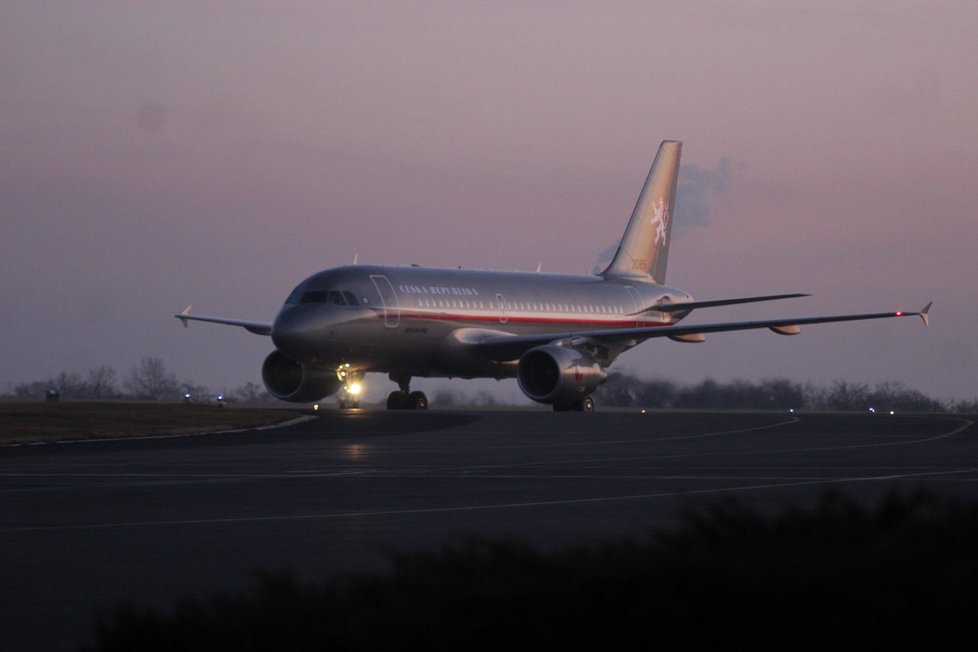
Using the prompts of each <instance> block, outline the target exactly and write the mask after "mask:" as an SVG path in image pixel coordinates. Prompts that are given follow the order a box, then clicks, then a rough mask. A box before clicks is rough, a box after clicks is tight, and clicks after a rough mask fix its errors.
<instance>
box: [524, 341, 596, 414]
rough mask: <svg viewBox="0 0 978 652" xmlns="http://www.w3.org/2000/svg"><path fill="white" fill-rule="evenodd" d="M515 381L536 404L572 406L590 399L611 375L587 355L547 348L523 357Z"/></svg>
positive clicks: (563, 348)
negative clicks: (578, 401) (571, 403)
mask: <svg viewBox="0 0 978 652" xmlns="http://www.w3.org/2000/svg"><path fill="white" fill-rule="evenodd" d="M516 378H517V380H519V383H520V389H522V390H523V393H524V394H526V395H527V396H528V397H530V398H531V399H533V400H534V401H538V402H540V403H570V402H572V401H577V400H580V399H583V398H585V397H587V396H588V395H589V394H590V393H591V392H593V391H594V390H595V388H596V387H597V386H598V385H600V384H601V383H603V382H604V381H606V380H607V379H608V374H607V373H605V371H604V369H602V368H601V365H599V364H598V363H597V361H595V360H594V358H592V357H591V356H589V355H587V354H586V353H581V352H580V351H577V350H575V349H570V348H566V347H563V346H556V345H553V344H548V345H546V346H538V347H537V348H535V349H530V350H529V351H527V352H526V353H524V354H523V357H522V358H520V362H519V366H518V367H517V369H516Z"/></svg>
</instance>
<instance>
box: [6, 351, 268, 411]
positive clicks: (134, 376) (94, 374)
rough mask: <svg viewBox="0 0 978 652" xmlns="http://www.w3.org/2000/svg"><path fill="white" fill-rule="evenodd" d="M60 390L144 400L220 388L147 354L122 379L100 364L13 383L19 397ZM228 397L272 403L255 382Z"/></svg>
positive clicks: (69, 394) (68, 395)
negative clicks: (183, 376)
mask: <svg viewBox="0 0 978 652" xmlns="http://www.w3.org/2000/svg"><path fill="white" fill-rule="evenodd" d="M50 391H54V392H57V393H58V395H59V397H60V398H61V399H63V400H91V399H134V400H141V401H176V400H179V399H181V398H182V397H184V396H185V395H186V394H190V395H191V397H193V398H194V399H195V400H214V399H215V397H216V396H217V395H218V394H219V392H215V391H212V390H211V389H210V388H208V387H206V386H204V385H198V384H196V383H194V382H190V381H180V380H178V379H177V377H176V376H175V375H174V374H173V373H171V372H170V371H168V370H167V368H166V365H165V364H164V363H163V360H161V359H160V358H155V357H145V358H142V359H140V361H139V362H138V363H136V364H134V365H133V366H132V367H131V368H130V369H129V373H128V374H126V376H125V378H123V379H122V381H121V383H120V381H119V380H118V375H117V374H116V371H115V369H114V368H112V367H108V366H99V367H95V368H93V369H90V370H89V371H88V373H87V374H86V375H84V376H82V375H81V374H76V373H67V372H61V373H59V374H58V375H56V376H51V377H50V378H46V379H44V380H35V381H33V382H29V383H21V384H19V385H14V387H13V394H14V396H16V397H18V398H42V397H44V396H46V395H47V394H48V392H50ZM226 398H227V399H233V400H237V401H241V402H243V403H272V402H275V398H274V397H272V395H271V394H269V393H268V392H267V391H265V388H264V387H262V386H261V385H259V384H257V383H253V382H247V383H244V384H243V385H239V386H238V387H235V388H234V389H232V390H230V391H229V392H227V395H226Z"/></svg>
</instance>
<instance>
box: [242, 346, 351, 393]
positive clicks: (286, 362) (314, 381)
mask: <svg viewBox="0 0 978 652" xmlns="http://www.w3.org/2000/svg"><path fill="white" fill-rule="evenodd" d="M261 379H262V381H264V383H265V388H266V389H267V390H268V392H269V393H270V394H271V395H272V396H274V397H275V398H277V399H279V400H281V401H291V402H293V403H308V402H310V401H318V400H319V399H321V398H324V397H326V396H329V395H330V394H335V393H336V392H337V391H339V389H340V387H342V386H343V382H342V381H341V380H340V379H339V378H337V377H336V370H335V369H332V368H330V367H315V366H312V365H307V364H302V363H301V362H296V361H295V360H293V359H292V358H290V357H288V356H287V355H285V354H284V353H282V352H281V351H272V352H271V353H269V354H268V357H267V358H265V362H264V363H263V364H262V366H261Z"/></svg>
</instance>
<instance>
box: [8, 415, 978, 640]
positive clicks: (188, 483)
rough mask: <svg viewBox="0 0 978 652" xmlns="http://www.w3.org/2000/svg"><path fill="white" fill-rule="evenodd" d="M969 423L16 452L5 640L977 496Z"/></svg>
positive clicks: (418, 428)
mask: <svg viewBox="0 0 978 652" xmlns="http://www.w3.org/2000/svg"><path fill="white" fill-rule="evenodd" d="M976 435H978V432H976V428H975V426H974V424H973V422H972V420H971V418H970V417H964V416H954V415H934V416H913V415H895V416H890V415H882V414H872V415H871V414H865V415H863V414H858V415H856V414H845V415H832V414H787V413H709V414H703V413H691V412H690V413H687V412H666V413H656V414H639V413H637V412H634V411H630V412H598V413H593V414H578V413H557V414H553V413H548V412H540V411H511V412H488V411H487V412H462V411H460V412H440V411H431V412H417V413H415V412H383V411H381V412H371V411H351V412H343V413H341V412H326V413H321V415H320V416H319V417H318V418H316V419H314V420H311V421H308V422H305V423H302V424H297V425H293V426H290V427H286V428H280V429H275V430H267V431H258V432H246V433H230V434H219V435H201V436H188V437H174V438H163V439H133V440H126V441H106V442H91V443H77V444H52V445H44V446H33V447H17V448H10V447H8V448H0V501H2V502H0V505H2V507H0V568H2V576H0V577H2V581H0V609H2V613H3V618H2V619H0V641H4V644H3V647H4V649H5V650H19V649H24V650H27V649H47V650H58V649H76V648H77V647H78V645H79V644H81V643H83V642H84V641H86V640H88V639H89V638H90V636H91V633H92V629H93V623H94V617H95V614H96V613H109V612H110V611H111V610H112V609H114V608H115V607H117V606H119V605H120V604H121V603H123V602H126V601H136V602H139V603H142V604H149V605H155V606H161V607H166V606H170V605H172V604H173V602H174V601H175V600H176V599H177V598H179V597H181V596H184V595H191V594H193V595H201V596H205V595H211V594H214V593H217V592H222V591H228V590H234V589H238V588H241V587H244V586H247V585H248V584H249V583H250V581H251V573H252V572H253V571H255V570H267V571H275V570H285V569H288V570H292V571H294V572H295V573H296V574H297V575H298V576H300V577H302V578H304V579H319V578H326V577H329V576H331V575H333V574H336V573H346V572H357V571H376V570H382V569H384V568H385V567H386V566H387V564H388V559H389V554H390V553H391V552H397V551H410V550H417V549H433V548H439V547H441V546H444V545H446V544H450V543H452V542H458V541H461V540H463V539H464V538H465V537H468V536H471V535H477V536H481V537H488V538H505V539H509V540H519V541H524V542H528V543H531V544H533V545H536V546H539V547H543V548H552V547H558V546H565V545H575V544H586V543H593V542H598V541H603V540H609V539H618V538H622V537H644V536H647V535H649V534H650V533H652V532H654V531H656V530H658V529H661V528H667V527H670V526H673V525H675V524H676V523H677V522H678V520H679V519H680V518H681V514H682V511H683V510H684V509H698V508H702V507H704V506H705V505H709V504H715V503H716V502H717V501H724V500H729V499H736V500H737V501H739V502H740V503H742V504H745V505H748V506H751V507H755V508H757V509H759V510H763V511H770V510H776V509H779V508H781V507H783V506H786V505H798V504H802V505H803V504H808V503H811V502H812V501H814V499H815V498H816V497H817V496H818V495H819V494H820V492H822V491H824V490H825V489H827V488H833V489H837V490H839V491H843V492H845V493H846V494H848V495H851V496H854V497H856V498H858V499H860V500H865V501H867V502H869V501H873V500H875V499H876V498H878V497H879V496H880V495H882V494H883V493H885V492H886V491H889V490H891V489H901V490H911V489H915V488H918V487H924V488H927V489H929V490H931V491H934V492H938V493H941V494H953V495H957V496H961V497H966V498H969V499H978V436H976Z"/></svg>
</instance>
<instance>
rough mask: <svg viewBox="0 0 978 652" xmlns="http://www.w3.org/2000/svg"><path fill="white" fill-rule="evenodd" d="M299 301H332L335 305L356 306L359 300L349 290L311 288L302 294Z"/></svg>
mask: <svg viewBox="0 0 978 652" xmlns="http://www.w3.org/2000/svg"><path fill="white" fill-rule="evenodd" d="M299 303H331V304H333V305H334V306H346V305H353V306H355V305H357V300H356V298H355V297H354V296H353V295H352V294H350V293H349V292H344V291H340V290H309V291H308V292H305V293H304V294H303V295H302V298H301V299H300V300H299Z"/></svg>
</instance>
